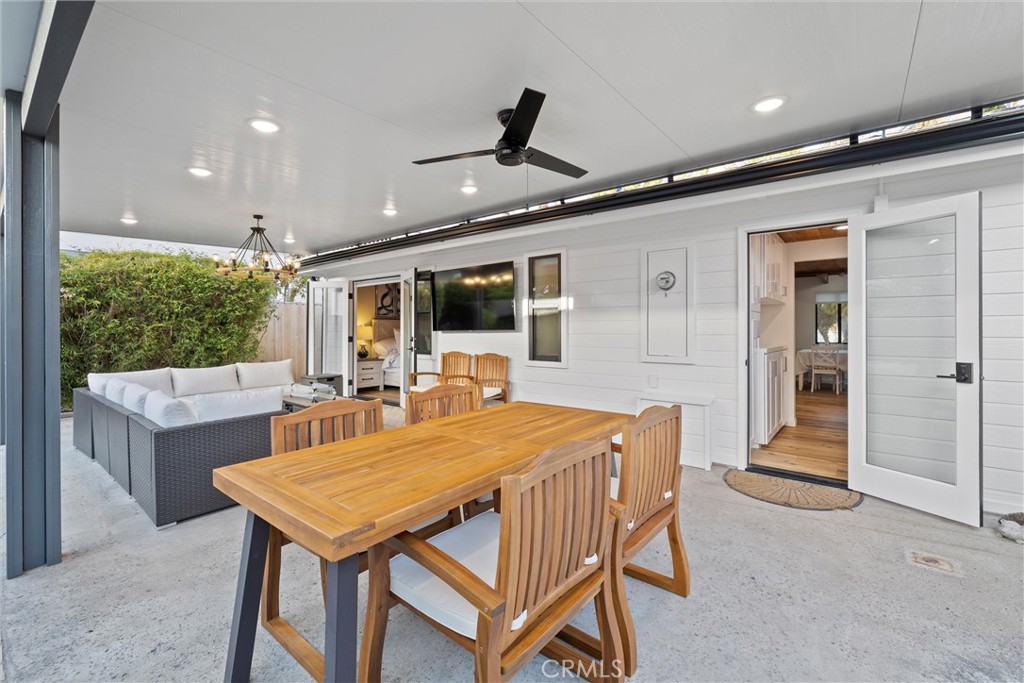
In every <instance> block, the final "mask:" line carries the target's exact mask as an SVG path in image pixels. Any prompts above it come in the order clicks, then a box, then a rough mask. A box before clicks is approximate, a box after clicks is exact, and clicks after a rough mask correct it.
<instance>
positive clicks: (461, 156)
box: [412, 149, 494, 164]
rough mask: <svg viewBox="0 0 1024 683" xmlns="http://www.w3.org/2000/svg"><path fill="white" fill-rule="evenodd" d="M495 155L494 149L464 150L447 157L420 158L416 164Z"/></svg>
mask: <svg viewBox="0 0 1024 683" xmlns="http://www.w3.org/2000/svg"><path fill="white" fill-rule="evenodd" d="M486 156H494V150H493V149H481V150H479V151H476V152H463V153H462V154H451V155H449V156H446V157H434V158H433V159H420V160H419V161H414V162H412V163H414V164H436V163H437V162H439V161H455V160H456V159H472V158H473V157H486Z"/></svg>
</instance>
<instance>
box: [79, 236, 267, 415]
mask: <svg viewBox="0 0 1024 683" xmlns="http://www.w3.org/2000/svg"><path fill="white" fill-rule="evenodd" d="M60 285H61V297H60V320H61V325H60V334H61V346H60V371H61V404H62V405H64V406H69V405H70V404H71V390H72V388H74V387H80V386H85V384H86V375H87V374H88V373H90V372H123V371H128V370H148V369H151V368H159V367H166V366H173V367H190V368H199V367H208V366H212V365H224V364H227V363H234V362H238V361H247V360H251V359H252V358H253V357H254V356H255V355H256V353H257V351H258V350H259V343H260V337H261V336H262V334H263V332H264V330H265V329H266V327H267V321H268V320H269V319H270V316H271V314H272V312H273V297H274V294H275V290H276V285H275V284H274V283H273V282H268V281H263V280H242V279H235V278H227V277H224V276H222V275H218V274H217V273H216V272H215V271H214V269H213V263H212V262H211V261H210V259H208V258H203V257H199V256H193V255H190V254H156V253H151V252H144V251H126V252H107V251H94V252H91V253H88V254H83V255H80V256H69V255H67V254H61V261H60Z"/></svg>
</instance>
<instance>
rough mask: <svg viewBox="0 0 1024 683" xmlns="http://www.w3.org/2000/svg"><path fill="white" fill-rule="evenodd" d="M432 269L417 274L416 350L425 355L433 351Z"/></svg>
mask: <svg viewBox="0 0 1024 683" xmlns="http://www.w3.org/2000/svg"><path fill="white" fill-rule="evenodd" d="M430 303H431V296H430V271H429V270H428V271H420V272H418V273H417V274H416V317H415V323H414V324H415V334H416V352H417V353H420V354H424V355H429V354H430V353H431V341H432V337H433V335H431V325H432V324H433V321H432V319H431V313H430Z"/></svg>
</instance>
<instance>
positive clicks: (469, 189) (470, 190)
mask: <svg viewBox="0 0 1024 683" xmlns="http://www.w3.org/2000/svg"><path fill="white" fill-rule="evenodd" d="M459 189H461V190H462V191H463V193H465V194H474V193H475V192H476V191H477V186H476V185H463V186H462V187H461V188H459Z"/></svg>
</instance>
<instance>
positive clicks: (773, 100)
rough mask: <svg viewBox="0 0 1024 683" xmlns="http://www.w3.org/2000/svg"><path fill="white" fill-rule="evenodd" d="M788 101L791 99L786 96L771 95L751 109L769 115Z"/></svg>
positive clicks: (755, 103)
mask: <svg viewBox="0 0 1024 683" xmlns="http://www.w3.org/2000/svg"><path fill="white" fill-rule="evenodd" d="M788 100H789V98H788V97H786V96H785V95H771V96H769V97H763V98H761V99H760V100H758V101H757V102H754V105H753V106H752V107H751V108H752V109H753V110H754V111H756V112H758V113H760V114H767V113H768V112H770V111H775V110H776V109H778V108H779V107H781V106H782V105H784V104H785V103H786V102H787V101H788Z"/></svg>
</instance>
